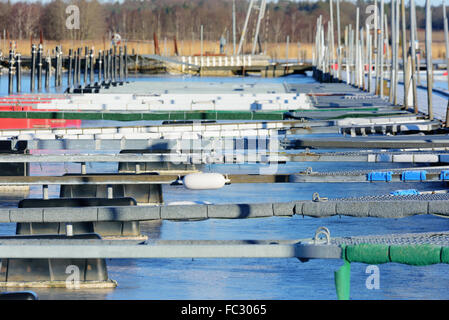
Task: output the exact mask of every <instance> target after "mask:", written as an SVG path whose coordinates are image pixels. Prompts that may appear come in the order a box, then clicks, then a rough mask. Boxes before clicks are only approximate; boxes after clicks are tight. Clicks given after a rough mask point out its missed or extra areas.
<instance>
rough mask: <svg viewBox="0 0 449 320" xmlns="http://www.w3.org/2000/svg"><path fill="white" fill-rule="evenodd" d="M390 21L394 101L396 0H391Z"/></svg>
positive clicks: (391, 89)
mask: <svg viewBox="0 0 449 320" xmlns="http://www.w3.org/2000/svg"><path fill="white" fill-rule="evenodd" d="M390 14H391V17H390V23H391V68H390V92H389V93H390V94H389V101H390V103H393V95H394V81H395V79H394V77H395V74H394V60H395V55H396V51H395V45H394V43H395V3H394V0H391V11H390Z"/></svg>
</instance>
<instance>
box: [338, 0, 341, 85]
mask: <svg viewBox="0 0 449 320" xmlns="http://www.w3.org/2000/svg"><path fill="white" fill-rule="evenodd" d="M337 46H338V48H337V63H338V69H337V77H338V80H339V81H341V80H342V79H341V61H342V52H341V30H340V0H337Z"/></svg>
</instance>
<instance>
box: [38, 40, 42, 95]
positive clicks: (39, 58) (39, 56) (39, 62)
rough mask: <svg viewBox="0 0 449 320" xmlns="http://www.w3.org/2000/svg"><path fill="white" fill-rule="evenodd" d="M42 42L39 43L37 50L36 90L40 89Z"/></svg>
mask: <svg viewBox="0 0 449 320" xmlns="http://www.w3.org/2000/svg"><path fill="white" fill-rule="evenodd" d="M42 51H43V47H42V44H41V43H39V49H38V52H37V90H38V91H39V92H40V91H42V53H43V52H42Z"/></svg>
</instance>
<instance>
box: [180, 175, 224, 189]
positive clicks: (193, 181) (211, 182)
mask: <svg viewBox="0 0 449 320" xmlns="http://www.w3.org/2000/svg"><path fill="white" fill-rule="evenodd" d="M182 182H183V184H184V186H185V187H186V188H187V189H192V190H206V189H220V188H222V187H223V186H224V185H225V183H226V178H225V177H224V176H223V175H222V174H220V173H202V172H199V173H189V174H188V175H186V176H184V178H183V179H182Z"/></svg>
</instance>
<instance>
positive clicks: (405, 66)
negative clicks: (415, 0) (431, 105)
mask: <svg viewBox="0 0 449 320" xmlns="http://www.w3.org/2000/svg"><path fill="white" fill-rule="evenodd" d="M401 19H402V28H401V29H402V67H403V68H402V69H403V71H404V106H403V107H402V109H407V108H408V88H409V82H410V81H409V79H410V75H409V67H408V64H407V34H406V28H405V22H406V21H405V0H401Z"/></svg>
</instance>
